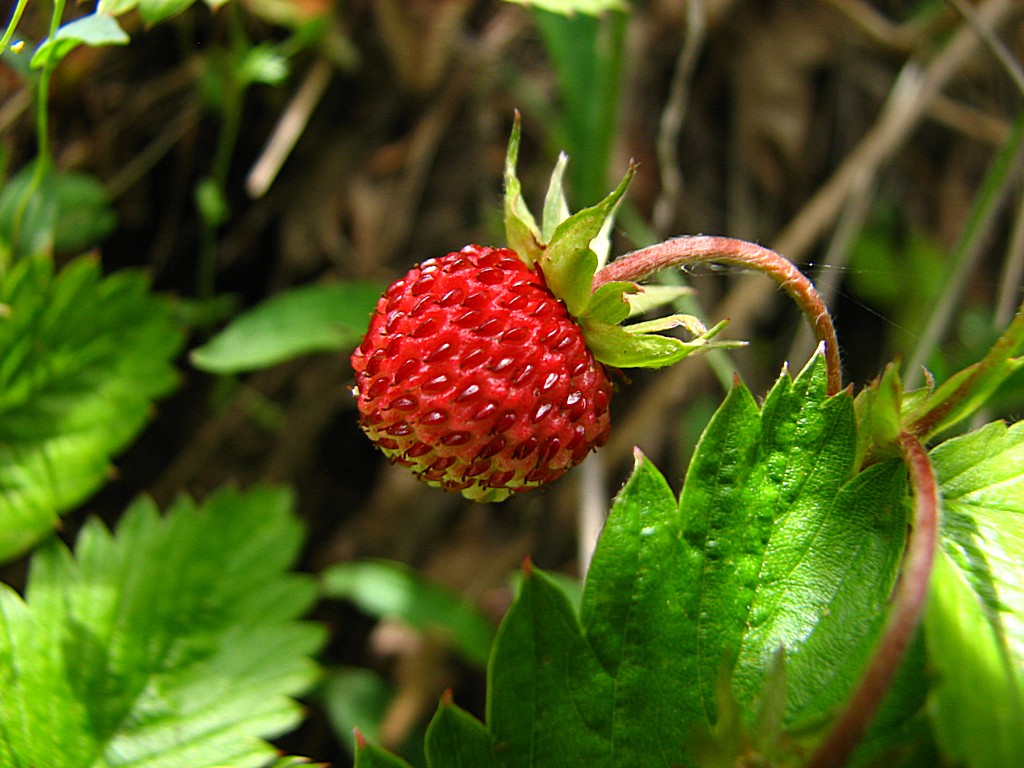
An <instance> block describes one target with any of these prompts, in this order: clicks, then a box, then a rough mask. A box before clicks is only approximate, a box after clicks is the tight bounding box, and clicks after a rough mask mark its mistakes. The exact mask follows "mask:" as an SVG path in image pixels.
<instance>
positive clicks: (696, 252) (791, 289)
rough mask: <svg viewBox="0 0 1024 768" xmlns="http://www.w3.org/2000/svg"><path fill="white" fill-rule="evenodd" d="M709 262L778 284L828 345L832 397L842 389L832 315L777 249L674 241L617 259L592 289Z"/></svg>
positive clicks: (730, 241)
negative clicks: (756, 274)
mask: <svg viewBox="0 0 1024 768" xmlns="http://www.w3.org/2000/svg"><path fill="white" fill-rule="evenodd" d="M707 262H717V263H721V264H732V265H736V266H741V267H748V268H750V269H756V270H757V271H759V272H763V273H764V274H766V275H768V276H769V277H770V278H772V279H773V280H774V281H775V282H777V283H778V284H779V286H780V287H782V289H783V290H785V291H786V293H788V294H789V295H790V297H791V298H792V299H793V300H794V301H795V302H796V303H797V305H798V306H799V307H800V309H801V310H802V311H803V313H804V316H805V317H806V318H807V321H808V322H809V323H810V324H811V328H812V329H813V330H814V333H815V335H816V336H817V337H818V340H819V341H822V342H824V344H825V362H826V364H827V365H828V392H829V394H830V395H834V394H836V393H837V392H839V390H840V389H842V387H843V379H842V368H841V365H840V361H839V344H838V341H837V339H836V329H835V326H834V325H833V323H832V316H831V315H830V314H829V312H828V308H827V307H826V306H825V302H824V301H822V299H821V296H820V295H819V294H818V292H817V291H816V290H815V289H814V285H812V283H811V281H810V280H809V279H808V278H807V276H806V275H804V274H803V273H802V272H801V271H800V270H799V269H797V268H796V267H795V266H794V265H793V263H792V262H791V261H789V260H788V259H785V258H783V257H782V256H780V255H779V254H777V253H776V252H775V251H773V250H770V249H768V248H765V247H763V246H760V245H757V244H755V243H750V242H747V241H745V240H736V239H734V238H731V237H715V236H709V235H692V236H687V237H676V238H673V239H671V240H666V241H665V242H663V243H658V244H657V245H652V246H649V247H647V248H641V249H640V250H638V251H633V252H632V253H627V254H626V255H625V256H622V257H620V258H618V259H616V260H615V261H613V262H612V263H611V264H609V265H608V266H606V267H605V268H604V269H602V270H601V271H599V272H598V273H597V274H596V275H595V276H594V283H593V287H594V289H595V290H596V289H597V288H598V287H599V286H601V285H603V284H604V283H609V282H614V281H619V280H623V281H627V282H639V281H641V280H643V279H644V278H646V277H649V276H650V275H652V274H654V273H655V272H658V271H659V270H662V269H667V268H669V267H684V266H687V265H691V264H701V263H707Z"/></svg>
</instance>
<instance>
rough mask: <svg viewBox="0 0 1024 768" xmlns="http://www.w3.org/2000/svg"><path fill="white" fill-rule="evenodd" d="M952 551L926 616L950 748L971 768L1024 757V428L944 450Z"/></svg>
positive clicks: (941, 472)
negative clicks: (1023, 726) (1023, 728)
mask: <svg viewBox="0 0 1024 768" xmlns="http://www.w3.org/2000/svg"><path fill="white" fill-rule="evenodd" d="M931 458H932V461H933V463H934V467H935V473H936V476H937V478H938V481H939V486H940V489H941V491H942V499H943V505H944V520H943V546H942V549H941V550H940V552H939V556H938V558H937V561H936V564H935V571H934V573H933V574H932V592H931V598H930V601H929V603H928V608H927V613H926V615H925V638H926V640H927V644H928V657H929V661H930V663H931V664H932V665H933V666H934V669H935V672H936V673H937V679H936V681H935V685H934V690H933V693H932V701H931V705H932V706H931V712H932V721H933V725H934V728H935V732H936V736H937V737H938V740H939V743H940V744H941V745H942V747H943V749H944V750H946V751H947V753H948V754H949V755H951V756H952V757H953V758H954V759H956V760H958V761H961V762H962V763H963V764H964V765H966V766H969V768H996V767H997V766H1000V767H1001V766H1007V765H1013V764H1015V763H1016V762H1018V761H1019V759H1020V756H1021V755H1022V754H1024V730H1022V729H1021V724H1022V723H1024V566H1022V564H1024V422H1018V423H1016V424H1014V425H1013V426H1012V427H1009V428H1008V427H1007V426H1006V425H1005V424H1003V423H1001V422H996V423H993V424H989V425H987V426H985V427H983V428H982V429H980V430H978V431H976V432H972V433H970V434H967V435H964V436H962V437H957V438H954V439H952V440H949V441H947V442H945V443H942V444H941V445H939V446H938V447H936V448H935V449H934V450H933V451H932V453H931Z"/></svg>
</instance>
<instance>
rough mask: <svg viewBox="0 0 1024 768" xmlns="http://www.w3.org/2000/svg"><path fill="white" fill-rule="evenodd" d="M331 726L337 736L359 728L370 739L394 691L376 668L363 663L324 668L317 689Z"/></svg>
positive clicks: (342, 738) (340, 736)
mask: <svg viewBox="0 0 1024 768" xmlns="http://www.w3.org/2000/svg"><path fill="white" fill-rule="evenodd" d="M318 693H319V696H320V698H321V699H322V700H323V702H324V706H325V708H326V710H327V716H328V718H330V721H331V727H332V728H333V729H334V733H335V734H336V735H337V736H338V738H339V740H346V739H348V738H350V737H351V735H352V732H353V730H354V729H356V728H358V729H359V731H360V732H361V733H363V734H364V735H365V736H366V737H367V738H369V739H370V740H371V741H373V740H375V739H376V738H377V725H378V723H380V721H381V718H383V717H384V713H385V711H386V710H387V707H388V704H389V703H390V702H391V699H392V697H393V693H392V691H391V688H390V686H389V685H388V684H387V682H386V681H385V680H384V679H383V678H382V677H381V676H380V675H378V674H377V673H376V672H373V671H372V670H369V669H364V668H362V667H341V668H336V669H331V670H330V671H328V672H327V674H326V676H325V678H324V680H323V682H322V683H321V685H320V687H319V690H318Z"/></svg>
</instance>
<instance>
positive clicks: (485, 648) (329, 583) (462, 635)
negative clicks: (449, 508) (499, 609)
mask: <svg viewBox="0 0 1024 768" xmlns="http://www.w3.org/2000/svg"><path fill="white" fill-rule="evenodd" d="M321 579H322V585H323V586H322V591H323V594H324V596H325V597H330V598H334V599H336V600H339V599H340V600H350V601H352V602H353V603H355V604H356V605H357V606H358V607H359V608H360V610H362V611H364V612H366V613H368V614H370V615H372V616H379V617H382V618H383V617H387V618H394V619H400V620H401V621H403V622H405V623H406V624H408V625H410V626H412V627H414V628H416V629H419V630H421V631H430V632H436V633H440V634H441V635H442V636H443V637H444V638H445V639H446V640H447V641H448V642H450V643H451V644H452V646H453V647H455V648H457V649H458V650H459V651H460V652H461V653H463V654H464V655H465V657H466V658H467V659H469V660H470V661H472V662H475V663H477V664H480V665H481V666H483V665H485V664H486V663H487V659H488V657H489V655H490V652H491V642H492V640H493V638H494V627H493V626H492V625H491V623H490V622H489V621H488V620H487V619H486V618H485V617H484V615H483V614H482V613H481V612H480V610H479V609H478V608H476V607H475V606H474V605H472V604H470V603H468V602H467V601H466V600H464V599H462V598H460V597H459V596H458V595H456V594H454V593H453V592H451V591H450V590H446V589H443V588H442V587H439V586H437V585H436V584H432V583H430V582H428V581H426V580H425V579H423V578H422V577H421V576H419V575H418V574H417V573H416V572H414V571H413V570H411V569H410V568H408V567H407V566H403V565H402V564H401V563H395V562H386V561H362V562H354V563H338V564H336V565H332V566H330V567H329V568H327V569H326V570H325V571H324V572H323V574H322V575H321Z"/></svg>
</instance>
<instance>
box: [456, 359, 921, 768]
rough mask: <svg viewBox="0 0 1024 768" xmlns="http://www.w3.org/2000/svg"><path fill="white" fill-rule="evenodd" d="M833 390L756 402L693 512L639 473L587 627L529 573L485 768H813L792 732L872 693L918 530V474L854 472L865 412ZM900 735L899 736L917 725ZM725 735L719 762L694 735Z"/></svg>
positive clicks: (513, 612) (497, 688)
mask: <svg viewBox="0 0 1024 768" xmlns="http://www.w3.org/2000/svg"><path fill="white" fill-rule="evenodd" d="M827 379H828V373H827V366H826V365H825V362H824V358H823V357H822V355H820V354H819V355H816V356H815V357H814V358H813V359H812V360H811V362H810V363H809V364H808V366H807V368H806V369H805V370H804V371H803V372H801V374H800V375H799V376H798V377H797V378H796V379H795V380H794V379H791V378H790V376H789V375H788V374H784V375H783V376H782V377H780V379H779V381H778V382H777V383H776V384H775V386H774V387H773V388H772V390H771V392H770V393H769V394H768V397H767V398H766V400H765V402H764V405H763V407H762V408H760V409H759V408H758V405H757V403H756V402H755V400H754V398H753V396H752V395H751V394H750V392H749V390H747V389H746V388H745V387H743V386H742V385H741V384H739V383H737V384H736V385H735V386H734V387H733V389H732V390H731V392H730V393H729V395H728V397H727V398H726V400H725V402H724V403H723V405H722V407H721V408H720V409H719V411H718V412H717V413H716V414H715V416H714V418H713V419H712V421H711V423H710V424H709V425H708V428H707V430H706V431H705V433H704V435H703V437H702V438H701V441H700V444H699V445H698V448H697V450H696V452H695V455H694V457H693V460H692V462H691V465H690V471H689V473H688V475H687V479H686V482H685V484H684V487H683V492H682V495H681V498H680V499H679V502H678V504H677V503H676V500H675V498H674V496H673V494H672V491H671V489H670V488H669V486H668V484H667V483H666V482H665V479H664V477H663V476H662V475H661V474H660V473H659V472H658V471H657V469H655V468H654V467H653V466H652V465H651V464H650V463H649V462H647V461H646V460H645V459H643V457H642V456H639V455H638V457H637V464H636V467H635V469H634V472H633V474H632V476H631V477H630V479H629V481H628V482H627V484H626V486H625V487H624V488H623V490H622V492H621V493H620V494H619V496H618V497H617V498H616V501H615V504H614V506H613V508H612V510H611V513H610V514H609V517H608V520H607V522H606V524H605V528H604V531H603V532H602V535H601V539H600V541H599V542H598V545H597V549H596V551H595V553H594V558H593V561H592V563H591V567H590V571H589V573H588V576H587V580H586V584H585V586H584V592H583V597H582V600H581V607H580V613H579V617H577V615H576V612H575V611H574V610H573V606H572V603H571V602H570V600H569V599H568V597H567V596H566V595H565V594H564V592H563V591H562V590H560V589H559V588H558V587H557V586H556V585H555V583H554V581H553V580H552V579H551V578H550V577H548V576H546V575H545V574H543V573H541V572H539V571H537V570H536V569H533V568H527V574H526V576H525V578H524V579H523V582H522V585H521V590H520V592H519V594H518V596H517V597H516V600H515V601H514V602H513V604H512V607H511V608H510V609H509V612H508V614H507V615H506V617H505V620H504V621H503V622H502V625H501V627H500V628H499V630H498V636H497V638H496V640H495V643H494V648H493V651H492V655H491V661H490V665H489V668H488V705H487V728H488V731H489V733H490V736H491V740H492V741H491V743H492V745H493V751H494V757H495V760H494V761H493V763H488V762H480V763H472V762H468V761H467V763H466V764H469V765H476V764H479V765H489V764H497V765H502V766H503V767H505V768H520V767H521V768H548V767H549V766H551V767H554V766H558V767H559V768H575V767H576V766H578V767H579V768H604V767H605V766H607V767H608V768H612V767H613V766H619V765H622V766H648V765H651V766H670V765H671V766H675V765H679V766H694V765H703V764H705V763H703V762H701V761H702V760H705V758H708V756H709V755H712V752H713V753H714V755H717V756H719V757H721V756H726V757H729V762H727V763H726V764H733V762H735V760H736V759H738V758H739V757H740V756H741V755H744V754H745V755H746V757H745V758H744V760H745V761H746V762H750V763H751V764H753V763H754V762H757V760H758V759H759V756H760V757H763V758H764V759H765V760H770V761H771V762H772V764H780V765H781V764H788V762H787V761H788V760H789V759H790V758H793V759H794V760H795V755H796V754H797V752H798V749H797V748H796V747H794V746H793V740H792V739H790V738H789V735H788V733H787V731H788V729H793V728H807V727H808V726H809V725H814V724H819V723H821V722H823V721H824V720H825V719H826V718H827V717H829V716H830V715H831V714H832V713H833V712H834V710H835V708H836V707H837V706H838V705H840V704H842V703H843V702H844V701H845V700H846V697H847V696H848V695H849V694H850V692H851V690H852V689H853V687H854V685H855V684H856V683H857V682H858V681H859V675H860V673H861V671H862V669H863V666H864V663H865V661H866V659H867V658H868V656H869V654H870V653H871V651H872V650H873V647H874V644H875V641H876V639H877V636H878V631H879V628H880V625H881V623H882V621H883V620H884V616H885V611H886V606H887V602H888V598H889V596H890V593H891V590H892V587H893V584H894V581H895V578H896V572H897V568H898V565H899V562H900V557H901V554H902V548H903V535H904V529H905V526H906V502H907V488H906V481H905V477H904V475H905V473H904V471H903V468H902V466H901V465H900V463H899V462H897V461H893V462H886V463H880V464H876V465H874V466H873V467H871V468H870V469H869V470H867V471H865V472H862V473H860V474H855V473H854V468H855V460H856V456H857V440H856V427H855V416H854V407H853V400H852V397H851V396H850V395H849V393H845V392H844V393H841V394H839V395H837V396H835V397H828V396H827V385H828V381H827ZM783 658H784V659H785V666H783ZM729 711H732V713H733V714H732V715H731V716H730V717H731V720H730V721H729V722H725V720H726V719H727V718H726V714H727V713H728V712H729ZM886 722H887V724H888V725H889V727H890V731H891V730H892V729H893V728H900V727H902V726H903V725H904V724H905V722H906V718H900V717H896V716H888V719H887V721H886ZM751 726H752V727H753V732H752V734H751V735H748V730H749V728H750V727H751ZM462 730H463V731H465V732H464V733H462V732H460V735H459V736H458V737H453V739H457V740H458V743H459V744H462V745H463V747H464V748H465V749H467V750H468V749H469V748H470V747H469V746H468V744H469V742H470V741H472V742H473V743H476V744H478V745H479V747H478V748H479V749H484V744H485V739H484V733H483V732H482V731H481V729H480V728H479V727H478V726H476V725H475V724H473V723H467V724H465V725H464V726H462ZM709 731H713V735H712V737H711V739H710V740H709V739H705V740H704V741H705V742H706V743H705V744H704V745H703V746H704V747H705V748H707V749H712V747H713V749H712V751H711V752H702V751H701V750H702V746H701V743H700V739H699V738H698V739H697V740H696V741H695V739H694V736H695V734H698V733H701V732H703V733H705V734H707V733H708V732H709ZM886 735H887V734H886V733H880V735H879V736H877V740H876V742H875V743H876V745H878V748H879V749H883V748H884V747H885V746H886V744H887V742H884V741H883V739H884V738H885V736H886ZM709 744H710V745H711V746H710V747H709V746H708V745H709ZM751 748H753V749H755V750H761V752H759V753H750V752H749V749H751ZM787 750H793V754H789V753H787ZM714 755H712V757H713V756H714ZM778 755H781V756H783V758H785V759H780V760H778V761H776V760H775V756H778ZM730 756H731V757H730ZM748 758H749V759H748ZM716 759H717V758H716Z"/></svg>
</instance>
